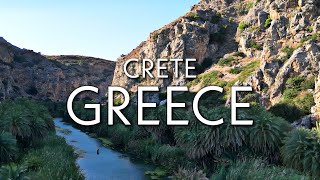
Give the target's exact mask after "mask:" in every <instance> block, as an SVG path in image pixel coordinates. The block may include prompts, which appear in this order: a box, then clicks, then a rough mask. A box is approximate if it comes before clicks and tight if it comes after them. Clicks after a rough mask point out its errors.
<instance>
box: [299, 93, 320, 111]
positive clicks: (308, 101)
mask: <svg viewBox="0 0 320 180" xmlns="http://www.w3.org/2000/svg"><path fill="white" fill-rule="evenodd" d="M294 104H296V106H297V107H298V108H299V109H300V110H301V111H302V112H303V113H304V114H310V113H311V108H312V106H314V105H315V102H314V98H313V94H312V93H310V92H309V93H305V94H303V95H301V96H299V97H297V98H296V99H294Z"/></svg>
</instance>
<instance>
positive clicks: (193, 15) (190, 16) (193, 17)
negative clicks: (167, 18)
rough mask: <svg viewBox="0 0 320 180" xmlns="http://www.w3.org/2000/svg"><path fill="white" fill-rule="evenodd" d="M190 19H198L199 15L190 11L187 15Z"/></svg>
mask: <svg viewBox="0 0 320 180" xmlns="http://www.w3.org/2000/svg"><path fill="white" fill-rule="evenodd" d="M187 18H188V19H189V20H190V21H197V20H200V19H201V18H200V16H199V15H198V14H197V13H192V14H190V15H189V16H188V17H187Z"/></svg>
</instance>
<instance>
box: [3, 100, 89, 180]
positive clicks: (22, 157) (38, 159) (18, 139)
mask: <svg viewBox="0 0 320 180" xmlns="http://www.w3.org/2000/svg"><path fill="white" fill-rule="evenodd" d="M52 119H53V118H52V117H51V115H50V113H49V111H48V110H47V108H46V107H45V106H42V105H40V103H38V102H35V101H31V100H27V99H18V100H14V101H12V100H7V101H3V102H1V104H0V132H1V133H0V167H1V168H0V179H1V180H9V179H10V180H15V179H32V180H42V179H48V180H56V179H61V180H69V179H72V180H83V179H84V176H83V175H82V173H81V171H80V169H79V168H78V166H77V165H76V159H77V157H76V155H75V154H74V149H73V148H72V147H71V146H69V145H68V144H67V143H66V141H65V140H64V139H63V138H61V137H58V136H57V135H56V134H55V128H54V124H53V120H52Z"/></svg>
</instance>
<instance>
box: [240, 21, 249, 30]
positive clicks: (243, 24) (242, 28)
mask: <svg viewBox="0 0 320 180" xmlns="http://www.w3.org/2000/svg"><path fill="white" fill-rule="evenodd" d="M247 27H249V25H248V24H247V23H245V22H241V23H239V26H238V29H239V30H240V32H242V31H244V29H246V28H247Z"/></svg>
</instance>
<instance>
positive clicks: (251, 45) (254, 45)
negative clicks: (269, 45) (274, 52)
mask: <svg viewBox="0 0 320 180" xmlns="http://www.w3.org/2000/svg"><path fill="white" fill-rule="evenodd" d="M248 46H249V48H253V49H257V50H262V46H261V45H260V44H257V42H256V41H255V40H253V39H251V40H249V43H248Z"/></svg>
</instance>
